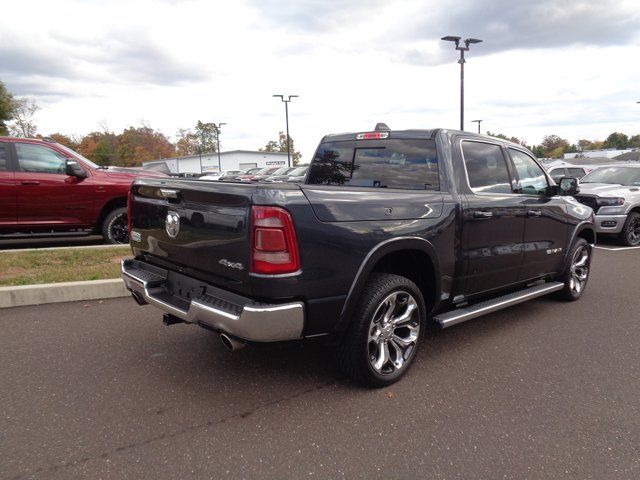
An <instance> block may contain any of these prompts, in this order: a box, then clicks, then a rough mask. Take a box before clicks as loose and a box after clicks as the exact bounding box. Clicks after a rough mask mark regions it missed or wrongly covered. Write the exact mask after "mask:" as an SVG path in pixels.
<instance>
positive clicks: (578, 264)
mask: <svg viewBox="0 0 640 480" xmlns="http://www.w3.org/2000/svg"><path fill="white" fill-rule="evenodd" d="M585 254H586V258H585V257H584V255H585ZM590 268H591V245H589V243H588V242H587V241H586V240H585V239H584V238H576V240H575V241H574V242H573V245H571V249H570V250H569V254H568V255H567V266H566V267H565V270H564V272H563V273H562V275H561V276H560V277H559V278H558V280H559V281H561V282H563V283H564V288H563V289H562V290H560V291H558V297H559V298H561V299H562V300H567V301H570V302H573V301H575V300H578V299H579V298H580V297H581V296H582V294H583V293H584V290H585V288H586V287H587V282H588V280H589V271H590Z"/></svg>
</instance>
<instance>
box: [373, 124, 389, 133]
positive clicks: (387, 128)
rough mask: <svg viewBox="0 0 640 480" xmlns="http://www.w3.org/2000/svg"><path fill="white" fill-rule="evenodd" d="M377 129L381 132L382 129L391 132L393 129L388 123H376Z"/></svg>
mask: <svg viewBox="0 0 640 480" xmlns="http://www.w3.org/2000/svg"><path fill="white" fill-rule="evenodd" d="M375 131H376V132H380V131H385V132H390V131H391V129H390V128H389V126H388V125H387V124H386V123H376V128H375Z"/></svg>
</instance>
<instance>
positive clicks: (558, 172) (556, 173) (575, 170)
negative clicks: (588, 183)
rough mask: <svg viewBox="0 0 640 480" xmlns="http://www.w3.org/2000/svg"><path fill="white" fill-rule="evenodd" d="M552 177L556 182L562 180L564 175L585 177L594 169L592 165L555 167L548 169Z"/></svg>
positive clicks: (578, 177)
mask: <svg viewBox="0 0 640 480" xmlns="http://www.w3.org/2000/svg"><path fill="white" fill-rule="evenodd" d="M547 171H548V172H549V175H551V178H553V179H554V180H555V181H556V183H557V182H559V181H560V179H561V178H563V177H575V178H577V179H580V178H582V177H584V176H585V175H586V174H587V173H590V172H592V171H593V168H592V167H555V168H550V169H548V170H547Z"/></svg>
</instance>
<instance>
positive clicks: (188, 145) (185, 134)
mask: <svg viewBox="0 0 640 480" xmlns="http://www.w3.org/2000/svg"><path fill="white" fill-rule="evenodd" d="M177 137H178V140H177V141H176V155H178V156H179V157H185V156H187V155H195V154H196V153H198V138H197V137H196V134H195V133H193V132H192V131H191V130H190V129H187V128H181V129H179V130H178V134H177Z"/></svg>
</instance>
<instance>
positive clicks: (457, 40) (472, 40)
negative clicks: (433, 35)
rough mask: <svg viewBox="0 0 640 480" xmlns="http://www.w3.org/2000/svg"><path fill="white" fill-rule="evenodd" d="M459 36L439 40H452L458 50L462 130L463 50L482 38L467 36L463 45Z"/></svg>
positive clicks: (462, 124) (462, 126)
mask: <svg viewBox="0 0 640 480" xmlns="http://www.w3.org/2000/svg"><path fill="white" fill-rule="evenodd" d="M460 38H461V37H457V36H455V35H448V36H446V37H442V38H441V40H444V41H445V42H454V43H455V44H456V50H459V51H460V60H458V63H459V64H460V130H464V63H465V59H464V52H467V51H469V45H471V44H472V43H480V42H481V41H482V40H480V39H477V38H467V39H466V40H465V41H464V45H460Z"/></svg>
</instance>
